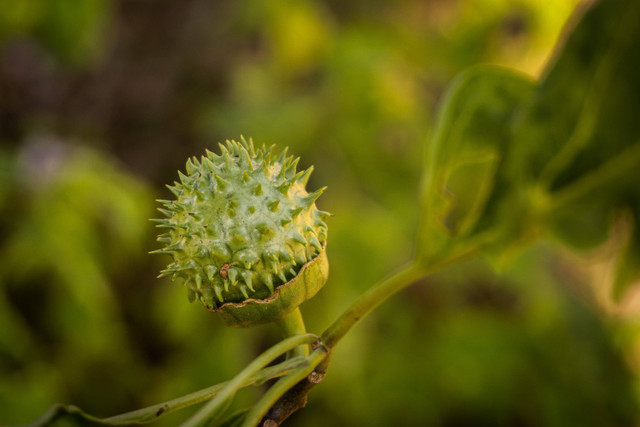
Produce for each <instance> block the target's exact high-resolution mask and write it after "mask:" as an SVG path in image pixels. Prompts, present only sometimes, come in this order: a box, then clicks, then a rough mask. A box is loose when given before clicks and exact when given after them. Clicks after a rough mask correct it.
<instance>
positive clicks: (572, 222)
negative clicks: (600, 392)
mask: <svg viewBox="0 0 640 427" xmlns="http://www.w3.org/2000/svg"><path fill="white" fill-rule="evenodd" d="M568 28H569V29H570V31H569V34H568V35H567V36H566V37H565V42H564V44H563V46H562V48H561V49H559V50H558V51H557V53H556V56H555V59H554V60H553V61H552V62H551V63H550V65H549V67H548V69H547V71H546V72H545V76H544V77H543V79H542V80H541V83H540V86H539V88H538V89H537V90H536V92H535V95H534V96H533V97H532V99H531V102H530V103H529V105H528V106H527V108H526V109H525V111H524V113H523V116H522V120H521V121H520V122H519V123H518V126H517V127H516V129H515V139H516V140H518V146H517V147H518V148H517V149H516V150H514V151H513V157H511V158H509V159H508V160H509V161H508V168H509V176H510V177H511V179H510V182H512V183H514V187H517V188H518V190H520V191H521V190H522V189H523V188H526V187H527V186H532V187H535V189H534V188H528V189H526V190H525V192H524V193H525V194H527V195H538V196H539V195H542V196H541V198H542V200H543V201H544V203H542V206H536V203H535V201H532V200H531V198H530V199H529V200H527V201H525V203H528V204H529V206H530V207H532V208H533V209H536V208H538V207H541V208H542V210H545V211H546V212H545V215H544V216H546V225H548V226H549V227H550V228H551V230H553V231H555V232H556V235H557V236H558V237H560V239H561V240H562V241H564V242H566V243H568V244H570V245H572V246H576V247H580V248H589V247H593V246H595V245H597V244H599V243H601V242H602V241H603V240H604V239H605V238H606V237H607V235H608V230H609V229H610V225H611V223H612V218H613V214H614V213H615V212H616V211H618V210H621V209H626V210H629V209H630V210H631V211H632V217H634V218H635V219H636V221H637V220H638V218H640V215H638V212H637V210H638V208H640V203H639V202H638V199H639V198H640V191H638V190H634V189H635V188H636V187H637V182H639V181H640V173H639V171H640V122H639V120H638V119H639V116H638V111H640V2H639V1H638V0H603V1H600V2H597V3H595V4H594V5H593V6H592V7H591V8H589V10H586V11H583V12H580V13H578V14H577V15H576V16H575V17H574V20H573V21H572V22H571V23H570V25H569V26H568ZM629 180H631V181H632V184H631V185H629V184H628V182H629ZM634 181H635V182H634ZM629 187H631V190H630V189H629ZM513 191H515V189H514V190H513ZM639 225H640V224H636V230H637V229H638V226H639ZM628 247H629V248H630V251H631V253H629V254H628V255H625V256H623V260H628V259H629V257H631V258H632V259H635V260H636V261H637V260H638V259H640V257H634V256H632V253H633V252H634V249H633V248H636V247H640V233H637V232H636V233H634V235H633V236H632V238H631V241H630V242H629V245H628ZM636 261H623V263H622V264H621V265H622V266H623V268H622V269H621V277H620V278H619V280H618V282H619V284H620V283H621V282H624V283H629V282H630V281H631V280H633V279H636V278H638V277H639V276H640V274H638V273H640V263H638V262H636Z"/></svg>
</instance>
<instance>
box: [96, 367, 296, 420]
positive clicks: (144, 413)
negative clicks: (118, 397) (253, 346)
mask: <svg viewBox="0 0 640 427" xmlns="http://www.w3.org/2000/svg"><path fill="white" fill-rule="evenodd" d="M303 360H304V358H301V357H296V358H293V359H289V360H286V361H284V362H282V363H279V364H277V365H274V366H269V367H268V368H264V369H262V370H261V371H259V372H258V373H256V375H254V376H253V377H251V378H249V379H247V381H245V382H244V383H243V384H242V387H248V386H251V385H257V384H261V383H263V382H264V381H267V380H270V379H272V378H277V377H281V376H283V375H286V374H288V373H289V372H291V371H293V370H294V369H295V368H297V367H298V365H299V364H300V362H302V361H303ZM228 383H229V382H228V381H225V382H223V383H220V384H216V385H212V386H210V387H207V388H204V389H202V390H198V391H195V392H193V393H189V394H186V395H184V396H180V397H178V398H176V399H172V400H168V401H166V402H163V403H158V404H155V405H152V406H148V407H146V408H141V409H137V410H135V411H131V412H126V413H124V414H119V415H114V416H113V417H109V418H103V419H101V420H100V421H103V422H106V423H110V424H114V425H131V424H147V423H151V422H154V421H156V420H158V418H160V417H162V416H165V415H167V414H170V413H172V412H175V411H178V410H180V409H183V408H186V407H188V406H191V405H195V404H197V403H200V402H204V401H205V400H209V399H211V398H213V397H214V396H215V395H216V394H218V393H219V392H220V390H222V389H223V388H224V387H225V386H226V385H227V384H228Z"/></svg>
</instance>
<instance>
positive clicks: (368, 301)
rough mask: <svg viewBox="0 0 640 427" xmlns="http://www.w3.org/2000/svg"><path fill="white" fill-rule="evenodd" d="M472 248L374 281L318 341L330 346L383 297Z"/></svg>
mask: <svg viewBox="0 0 640 427" xmlns="http://www.w3.org/2000/svg"><path fill="white" fill-rule="evenodd" d="M474 253H475V249H472V250H468V251H462V252H460V253H459V254H456V255H454V256H451V257H450V258H447V259H444V260H442V261H438V262H434V263H432V264H419V263H417V262H414V263H411V264H409V265H406V266H405V267H403V268H401V269H400V270H399V271H397V272H396V273H394V274H392V275H391V276H390V277H388V278H386V279H384V280H382V281H381V282H378V284H376V285H374V286H372V287H371V288H369V289H368V290H367V291H366V292H365V293H364V294H362V295H360V296H359V297H358V299H356V300H355V301H354V302H353V304H351V306H350V307H349V308H348V309H347V310H346V311H345V312H343V313H342V314H341V315H340V317H338V319H337V320H336V321H335V322H333V323H332V324H331V326H329V327H328V328H327V329H325V331H324V332H323V333H322V336H321V337H320V341H321V342H322V343H323V344H324V345H325V346H326V347H327V349H329V350H331V349H333V348H334V347H335V346H336V344H338V341H340V339H342V337H344V336H345V334H346V333H347V332H349V330H350V329H351V328H352V327H353V326H354V325H355V324H356V323H357V322H358V321H359V320H360V319H362V318H363V317H364V316H366V315H367V314H369V312H370V311H371V310H373V309H374V308H376V307H377V306H378V305H380V304H382V303H383V302H384V301H385V300H386V299H387V298H389V297H390V296H391V295H393V294H395V293H396V292H398V291H399V290H401V289H403V288H406V287H407V286H409V285H411V284H412V283H414V282H415V281H416V280H418V279H420V278H422V277H425V276H426V275H428V274H431V273H433V272H435V271H437V270H440V269H442V268H444V267H447V266H449V265H451V264H453V263H456V262H459V261H461V260H463V259H466V258H468V257H470V256H472V255H473V254H474Z"/></svg>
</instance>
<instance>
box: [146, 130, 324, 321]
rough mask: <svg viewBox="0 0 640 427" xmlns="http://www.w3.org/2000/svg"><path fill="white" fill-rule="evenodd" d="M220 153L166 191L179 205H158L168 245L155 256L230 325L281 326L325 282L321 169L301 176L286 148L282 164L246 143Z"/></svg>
mask: <svg viewBox="0 0 640 427" xmlns="http://www.w3.org/2000/svg"><path fill="white" fill-rule="evenodd" d="M219 145H220V151H221V153H220V154H219V155H218V154H214V153H213V152H211V151H208V150H207V152H206V156H202V158H201V159H200V161H198V160H197V159H196V158H195V157H193V158H191V159H189V160H188V161H187V165H186V174H185V173H182V172H178V175H179V177H180V182H175V183H174V185H172V186H167V187H168V188H169V189H170V190H171V192H172V193H173V194H174V195H175V196H176V200H159V202H160V203H161V204H162V205H164V207H163V208H159V211H160V212H161V213H162V214H163V215H164V216H165V217H166V218H162V219H155V220H153V221H155V222H157V227H158V228H161V229H164V230H165V231H166V232H165V233H164V234H161V235H159V236H158V241H160V242H163V243H165V244H166V246H165V247H164V248H162V249H159V250H157V251H153V252H152V253H161V254H169V255H171V256H172V258H173V262H172V263H171V264H169V265H168V267H167V268H166V269H165V270H163V271H162V272H161V274H160V277H162V276H171V277H172V278H173V280H175V279H179V280H181V281H182V282H183V283H184V285H185V287H186V288H187V292H188V297H189V300H190V301H194V300H196V299H197V300H199V301H200V302H201V303H202V304H203V305H204V306H205V307H206V308H207V309H208V310H210V311H213V312H217V313H220V314H221V315H222V317H223V319H224V321H225V322H226V323H227V324H229V325H231V326H249V325H251V324H254V323H265V322H270V321H274V320H278V319H281V318H283V317H285V316H286V315H287V314H288V313H290V312H291V311H293V310H294V309H296V308H297V307H298V306H299V305H300V304H301V303H302V302H304V301H305V300H307V299H309V298H311V297H312V296H314V295H315V294H316V292H318V290H319V289H320V288H321V287H322V286H323V285H324V283H325V282H326V279H327V275H328V270H329V265H328V262H327V257H326V253H325V248H326V241H327V224H326V223H325V220H326V218H327V217H328V216H329V214H328V213H327V212H323V211H320V210H318V209H317V208H316V205H315V201H316V199H317V198H318V197H319V196H320V195H321V194H322V192H323V191H324V189H325V188H326V187H325V188H321V189H319V190H317V191H315V192H313V193H308V192H307V190H306V189H305V186H306V184H307V181H308V179H309V175H310V174H311V172H312V170H313V167H310V168H309V169H306V170H304V171H301V172H296V166H297V164H298V161H299V160H300V158H295V159H294V158H293V156H287V149H285V150H284V151H283V152H282V153H281V154H280V155H279V156H278V157H277V158H275V156H274V152H273V150H274V146H272V147H270V148H266V147H265V146H262V147H261V148H255V147H254V144H253V141H251V140H249V141H248V142H247V141H246V140H245V139H244V138H241V141H240V142H236V141H227V142H226V144H219Z"/></svg>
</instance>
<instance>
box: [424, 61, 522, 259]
mask: <svg viewBox="0 0 640 427" xmlns="http://www.w3.org/2000/svg"><path fill="white" fill-rule="evenodd" d="M533 88H534V82H533V81H532V80H531V79H530V78H528V77H526V76H524V75H521V74H518V73H515V72H513V71H510V70H507V69H504V68H498V67H492V66H479V67H474V68H472V69H470V70H468V71H465V72H464V73H462V74H461V75H460V76H459V77H457V78H456V80H455V81H454V82H453V83H452V85H451V88H450V89H449V92H448V93H447V96H446V98H445V100H444V102H443V105H442V107H441V109H440V114H439V116H438V119H437V122H436V126H435V129H434V131H433V132H432V134H431V136H430V137H429V140H428V142H427V153H426V155H427V158H426V165H425V170H424V176H423V187H422V194H421V197H422V213H421V219H420V220H421V231H420V235H419V252H420V253H421V255H420V256H421V258H422V259H428V258H433V257H438V256H442V255H444V253H445V252H449V251H451V250H453V249H454V248H455V247H456V246H459V245H464V244H465V240H464V237H468V236H471V235H473V233H474V229H475V226H476V223H477V221H478V219H479V218H480V217H481V216H482V214H483V211H484V208H485V205H486V203H487V200H488V199H489V197H490V195H491V194H492V192H494V191H495V189H494V178H495V175H496V170H497V168H498V167H499V166H500V164H501V161H502V158H503V156H504V155H505V153H506V152H507V151H508V150H510V149H511V146H512V145H513V144H512V141H511V140H510V135H509V131H510V127H509V124H510V122H511V121H512V120H513V117H514V113H515V112H516V111H517V110H518V108H519V107H520V106H521V105H522V104H523V103H524V102H525V101H526V100H527V99H528V98H529V96H530V94H531V92H532V91H533Z"/></svg>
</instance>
